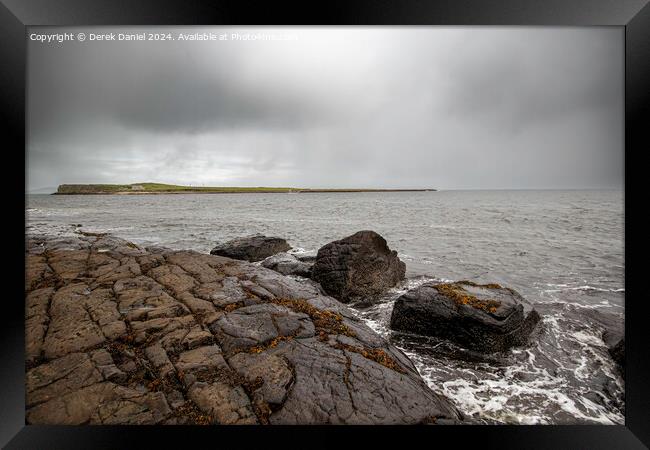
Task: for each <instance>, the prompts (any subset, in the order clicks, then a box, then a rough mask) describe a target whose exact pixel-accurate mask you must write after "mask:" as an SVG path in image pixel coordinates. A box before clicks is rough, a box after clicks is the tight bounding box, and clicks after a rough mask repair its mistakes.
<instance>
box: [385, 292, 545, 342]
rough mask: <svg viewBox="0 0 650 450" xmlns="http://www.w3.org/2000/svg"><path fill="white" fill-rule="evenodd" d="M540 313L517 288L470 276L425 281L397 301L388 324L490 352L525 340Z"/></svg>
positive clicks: (395, 327)
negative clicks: (476, 280) (449, 280)
mask: <svg viewBox="0 0 650 450" xmlns="http://www.w3.org/2000/svg"><path fill="white" fill-rule="evenodd" d="M539 320H540V316H539V314H538V313H537V311H535V310H534V309H533V307H532V306H531V305H530V304H529V303H528V302H527V301H526V300H525V299H524V298H523V297H522V296H521V295H519V294H518V293H517V292H516V291H514V290H512V289H509V288H504V287H501V286H499V285H497V284H485V285H480V284H476V283H472V282H469V281H459V282H456V283H426V284H423V285H421V286H419V287H417V288H415V289H413V290H411V291H409V292H407V293H406V294H404V295H402V296H401V297H399V298H398V299H397V300H396V301H395V305H394V308H393V312H392V315H391V321H390V327H391V328H392V329H393V330H396V331H403V332H408V333H414V334H420V335H426V336H436V337H440V338H444V339H449V340H451V341H454V342H456V343H458V344H460V345H462V346H464V347H466V348H468V349H471V350H474V351H478V352H484V353H494V352H502V351H505V350H507V349H508V348H510V347H513V346H518V345H524V344H526V343H527V340H528V336H529V335H530V334H531V332H532V331H533V329H534V328H535V326H536V324H537V323H538V322H539Z"/></svg>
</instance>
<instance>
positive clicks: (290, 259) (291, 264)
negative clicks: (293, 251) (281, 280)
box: [262, 253, 313, 278]
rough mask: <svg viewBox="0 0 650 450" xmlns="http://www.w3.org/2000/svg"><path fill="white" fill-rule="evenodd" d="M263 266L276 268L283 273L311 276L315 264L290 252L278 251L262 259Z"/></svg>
mask: <svg viewBox="0 0 650 450" xmlns="http://www.w3.org/2000/svg"><path fill="white" fill-rule="evenodd" d="M262 266H263V267H266V268H267V269H271V270H275V271H276V272H278V273H281V274H282V275H296V276H299V277H304V278H309V277H310V276H311V268H312V266H313V264H310V263H307V262H303V261H300V260H299V259H298V258H296V257H295V256H293V255H290V254H289V253H278V254H277V255H273V256H269V257H268V258H266V259H265V260H264V261H262Z"/></svg>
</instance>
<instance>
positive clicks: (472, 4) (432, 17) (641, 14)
mask: <svg viewBox="0 0 650 450" xmlns="http://www.w3.org/2000/svg"><path fill="white" fill-rule="evenodd" d="M1 3H2V4H0V54H1V58H0V61H1V62H0V66H1V68H0V79H1V80H2V83H1V91H0V94H1V98H2V107H1V112H2V116H1V123H2V124H4V125H5V126H6V131H5V133H4V136H3V137H4V139H3V141H4V142H5V145H6V146H5V147H4V152H3V155H4V156H5V161H6V157H7V156H9V157H10V162H6V163H5V164H4V165H5V174H4V175H5V176H4V178H5V181H6V182H7V183H8V184H9V186H8V187H7V190H6V192H5V193H4V194H5V195H4V199H5V202H7V200H9V202H8V203H9V204H10V211H7V212H6V214H7V217H5V219H4V220H3V222H4V225H5V230H6V234H5V236H6V237H7V239H6V240H5V245H4V246H3V247H4V250H5V256H4V258H3V259H4V261H5V262H6V263H7V264H6V268H5V269H4V271H3V272H2V273H3V275H4V277H3V279H4V284H5V286H6V287H8V288H9V290H8V291H6V292H7V294H8V295H6V296H4V299H3V300H4V301H3V302H2V316H1V317H2V326H1V327H0V333H1V339H0V346H1V348H2V360H0V361H1V364H0V388H1V389H2V396H1V397H0V405H1V406H0V444H2V445H3V446H5V447H4V448H10V449H15V448H39V449H41V448H48V449H49V448H62V449H63V448H65V449H70V448H133V447H141V448H145V447H163V448H166V447H179V446H187V445H189V444H191V441H194V440H195V439H201V440H202V441H203V442H207V443H212V444H210V445H224V444H225V443H226V442H227V441H226V440H225V438H230V439H237V440H239V442H244V441H248V440H250V439H256V440H258V441H260V442H264V443H266V444H265V445H271V444H276V445H282V444H283V443H284V445H285V446H309V447H313V446H325V445H327V446H328V447H331V446H338V445H340V444H341V443H345V442H346V441H347V440H348V438H349V437H350V434H351V433H354V434H357V433H361V434H363V436H360V437H361V438H362V439H363V440H364V446H366V447H367V446H370V445H376V444H387V443H392V444H394V445H398V444H399V445H422V444H416V442H418V441H419V440H420V439H423V441H420V442H424V443H429V444H431V445H433V444H434V443H435V444H436V445H437V444H439V443H440V442H442V440H445V441H449V442H452V443H454V445H462V444H467V443H472V444H474V445H480V446H481V447H488V448H489V447H491V446H498V447H499V448H527V449H542V448H571V449H577V448H585V449H613V448H647V446H650V413H649V411H650V389H649V388H648V383H647V382H646V381H647V380H648V378H649V377H650V365H649V363H648V360H649V359H650V358H648V356H650V355H649V351H648V342H650V327H648V326H647V325H646V324H645V322H646V321H647V319H646V318H647V317H648V314H647V313H648V310H649V308H648V306H647V303H648V301H647V300H646V299H645V298H643V297H642V296H640V294H641V287H642V285H641V282H640V281H639V277H641V276H642V275H641V270H643V267H639V264H641V261H643V260H642V259H641V258H642V256H641V252H642V251H643V250H644V248H643V245H639V244H640V243H641V242H642V241H643V239H641V240H637V239H635V237H634V235H633V232H634V231H633V228H632V224H634V223H643V222H642V221H643V219H644V218H643V215H644V209H645V208H644V207H643V205H644V202H645V200H644V199H643V198H642V196H643V194H642V185H641V183H643V181H645V177H644V175H645V173H644V172H645V170H644V168H643V166H642V164H641V161H642V159H641V158H642V157H643V153H644V152H645V151H648V150H650V139H649V136H650V131H649V130H650V126H648V123H649V122H647V117H648V115H647V112H648V108H649V106H648V105H649V101H648V100H649V97H650V5H648V1H647V0H591V1H589V0H573V1H566V0H546V1H539V0H502V1H491V0H456V1H423V0H394V1H387V0H374V1H373V0H355V1H352V0H329V1H327V2H318V3H313V2H301V3H296V4H293V3H288V2H279V1H266V2H265V1H252V0H238V1H234V0H231V1H223V0H220V1H215V0H213V1H196V0H193V1H170V0H144V1H135V0H132V1H130V2H127V1H121V0H92V1H91V0H57V1H54V0H2V2H1ZM224 24H229V25H266V24H274V25H292V24H303V25H508V26H509V25H535V26H603V25H605V26H620V27H624V28H625V238H626V242H627V245H626V248H625V269H626V283H625V289H626V299H627V301H626V305H625V306H626V308H625V316H626V323H625V335H626V341H627V343H626V346H627V349H626V363H625V364H626V366H625V367H626V369H625V379H626V380H625V381H626V413H625V414H626V415H625V425H624V426H622V425H621V426H521V425H519V426H505V425H504V426H442V427H408V428H405V427H276V428H273V427H254V428H250V427H192V428H191V429H190V428H189V427H182V426H167V427H126V426H112V427H106V426H85V427H64V426H33V425H30V426H27V425H25V399H24V395H25V388H24V382H25V366H24V303H23V302H24V290H23V289H24V288H23V287H22V286H24V267H25V266H24V254H25V251H24V250H25V249H24V241H23V240H22V239H19V238H18V236H20V235H24V231H25V228H24V227H25V222H24V216H22V217H23V220H20V219H19V218H18V217H20V216H21V214H24V208H25V196H24V193H23V192H21V190H22V189H24V187H25V164H26V163H25V144H26V141H25V138H26V133H25V98H26V97H25V82H26V80H25V75H26V68H25V61H26V42H27V41H26V27H27V26H30V25H53V26H58V25H61V26H75V25H224ZM21 152H22V153H21ZM642 171H643V172H642ZM646 176H647V175H646ZM639 192H641V195H639V198H640V200H634V198H635V197H636V195H635V193H639ZM639 228H641V227H639ZM632 243H633V244H632ZM637 243H639V244H637ZM21 283H22V284H21ZM155 442H157V443H155ZM429 444H425V445H429ZM143 446H144V447H143Z"/></svg>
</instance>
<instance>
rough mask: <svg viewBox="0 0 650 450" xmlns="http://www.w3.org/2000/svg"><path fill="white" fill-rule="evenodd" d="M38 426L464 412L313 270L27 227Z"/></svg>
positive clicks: (31, 385)
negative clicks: (36, 232) (289, 273)
mask: <svg viewBox="0 0 650 450" xmlns="http://www.w3.org/2000/svg"><path fill="white" fill-rule="evenodd" d="M26 269H27V280H26V305H25V318H26V330H25V333H26V340H27V354H26V368H27V373H26V404H27V411H26V421H27V423H29V424H67V425H79V424H328V423H341V424H416V423H433V422H437V423H444V422H449V421H450V422H452V423H455V422H460V421H461V420H462V418H461V415H460V413H459V412H458V411H457V410H456V408H455V407H454V406H453V405H452V404H451V403H450V402H449V401H448V400H447V399H446V398H444V397H442V396H440V395H438V394H435V393H434V392H433V391H431V390H430V389H429V387H428V386H427V385H426V384H425V383H424V381H423V380H422V378H421V377H420V376H419V374H418V373H417V370H416V369H415V367H414V366H413V364H412V363H411V361H409V359H408V358H407V357H406V356H405V355H404V354H403V353H402V352H401V351H400V350H398V349H397V348H395V347H393V346H391V345H390V344H388V343H387V342H386V341H385V340H384V339H382V338H381V337H380V336H378V335H377V334H376V333H374V332H373V331H372V330H371V329H370V328H368V327H367V326H366V325H365V324H363V322H361V321H360V320H359V319H358V318H357V317H356V316H355V315H354V313H353V312H352V311H351V310H349V309H348V308H347V307H346V306H345V305H342V304H341V303H340V302H338V301H337V300H335V299H333V298H331V297H328V296H326V295H324V294H323V292H322V291H321V289H320V287H319V286H318V285H317V284H316V283H314V282H312V281H311V280H307V279H302V280H301V279H294V278H291V277H286V276H283V275H281V274H279V273H277V272H275V271H273V270H269V269H266V268H264V267H260V266H258V265H254V264H251V263H249V262H245V261H237V260H233V259H230V258H225V257H221V256H216V255H205V254H199V253H196V252H188V251H171V250H167V249H162V248H152V249H150V250H147V249H142V248H140V247H138V246H136V245H134V244H131V243H129V242H126V241H123V240H121V239H118V238H114V237H109V236H103V235H102V236H94V235H82V236H79V237H78V238H75V239H69V238H66V239H63V240H62V239H56V238H48V237H43V236H41V237H33V236H32V237H30V239H29V240H28V246H27V268H26Z"/></svg>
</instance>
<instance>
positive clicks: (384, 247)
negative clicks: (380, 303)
mask: <svg viewBox="0 0 650 450" xmlns="http://www.w3.org/2000/svg"><path fill="white" fill-rule="evenodd" d="M405 272H406V265H405V264H404V263H403V262H402V261H400V259H399V258H398V257H397V252H395V251H394V250H390V248H388V244H387V243H386V240H385V239H384V238H383V237H381V236H380V235H379V234H377V233H375V232H374V231H359V232H357V233H355V234H353V235H352V236H348V237H346V238H345V239H341V240H339V241H334V242H330V243H329V244H327V245H325V246H323V247H321V248H320V249H319V250H318V254H317V255H316V261H315V262H314V266H313V268H312V279H313V280H315V281H317V282H319V283H320V284H321V286H322V287H323V289H324V290H325V292H327V294H329V295H331V296H332V297H334V298H336V299H338V300H340V301H342V302H344V303H348V302H350V301H355V300H365V301H369V302H372V301H373V300H374V299H375V298H377V297H378V296H379V295H381V294H382V293H383V292H385V291H386V290H388V289H390V288H392V287H394V286H395V285H397V284H398V283H399V282H400V281H401V280H403V279H404V275H405Z"/></svg>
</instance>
